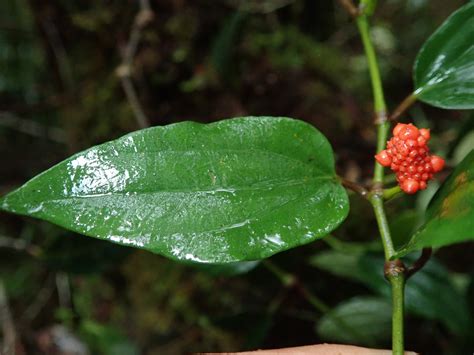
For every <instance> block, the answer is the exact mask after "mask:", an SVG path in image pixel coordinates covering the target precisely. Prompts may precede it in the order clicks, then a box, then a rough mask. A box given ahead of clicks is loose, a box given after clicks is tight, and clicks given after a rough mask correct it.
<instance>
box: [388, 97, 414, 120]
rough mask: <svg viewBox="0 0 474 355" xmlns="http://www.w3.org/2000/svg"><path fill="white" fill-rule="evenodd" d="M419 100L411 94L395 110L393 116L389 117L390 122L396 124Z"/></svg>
mask: <svg viewBox="0 0 474 355" xmlns="http://www.w3.org/2000/svg"><path fill="white" fill-rule="evenodd" d="M416 100H417V98H416V96H415V95H413V94H411V95H408V96H407V97H406V98H405V99H404V100H403V101H402V102H401V103H400V104H399V105H398V106H397V108H396V109H395V110H393V112H392V114H391V115H390V117H389V120H390V121H392V122H394V121H396V120H397V119H398V118H399V117H400V116H401V115H402V114H403V113H404V112H405V111H406V110H407V109H408V108H410V106H411V105H413V104H414V103H415V102H416Z"/></svg>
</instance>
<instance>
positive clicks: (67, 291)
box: [56, 272, 71, 308]
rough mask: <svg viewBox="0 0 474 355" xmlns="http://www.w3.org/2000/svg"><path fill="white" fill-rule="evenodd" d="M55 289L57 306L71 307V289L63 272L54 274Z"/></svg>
mask: <svg viewBox="0 0 474 355" xmlns="http://www.w3.org/2000/svg"><path fill="white" fill-rule="evenodd" d="M56 289H57V290H58V299H59V305H60V306H61V307H62V308H70V307H71V287H70V285H69V277H68V275H67V274H66V273H65V272H58V273H57V274H56Z"/></svg>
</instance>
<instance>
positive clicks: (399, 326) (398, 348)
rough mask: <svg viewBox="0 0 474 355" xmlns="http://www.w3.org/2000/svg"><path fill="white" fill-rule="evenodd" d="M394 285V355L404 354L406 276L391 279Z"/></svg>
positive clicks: (400, 275)
mask: <svg viewBox="0 0 474 355" xmlns="http://www.w3.org/2000/svg"><path fill="white" fill-rule="evenodd" d="M389 280H390V284H391V285H392V307H393V310H392V353H393V354H394V355H403V354H404V342H403V307H404V302H403V301H404V288H405V276H404V275H403V273H402V274H398V275H396V276H392V277H389Z"/></svg>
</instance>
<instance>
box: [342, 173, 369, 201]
mask: <svg viewBox="0 0 474 355" xmlns="http://www.w3.org/2000/svg"><path fill="white" fill-rule="evenodd" d="M339 180H340V181H341V184H342V186H344V187H346V188H348V189H350V190H352V191H354V192H356V193H358V194H359V195H361V196H363V197H366V196H367V195H368V193H369V191H368V190H367V189H366V188H365V187H364V186H363V185H361V184H358V183H356V182H354V181H350V180H346V179H345V178H343V177H339Z"/></svg>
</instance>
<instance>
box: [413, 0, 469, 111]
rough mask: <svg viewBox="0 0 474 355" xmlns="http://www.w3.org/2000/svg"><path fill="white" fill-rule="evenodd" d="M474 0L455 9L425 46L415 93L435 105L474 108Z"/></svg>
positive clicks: (417, 63) (417, 67) (417, 69)
mask: <svg viewBox="0 0 474 355" xmlns="http://www.w3.org/2000/svg"><path fill="white" fill-rule="evenodd" d="M473 38H474V2H470V3H468V4H466V5H464V6H463V7H461V8H460V9H459V10H458V11H456V12H455V13H453V14H452V15H451V16H450V17H449V18H448V19H447V20H446V21H445V22H444V23H443V24H442V25H441V27H439V28H438V29H437V30H436V32H435V33H434V34H433V35H432V36H431V37H430V38H429V39H428V40H427V41H426V43H425V44H424V45H423V47H422V48H421V50H420V52H419V54H418V56H417V58H416V61H415V67H414V78H415V87H416V90H415V94H416V96H417V97H418V98H419V99H420V100H422V101H424V102H426V103H429V104H431V105H433V106H437V107H442V108H448V109H472V108H474V45H473Z"/></svg>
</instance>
